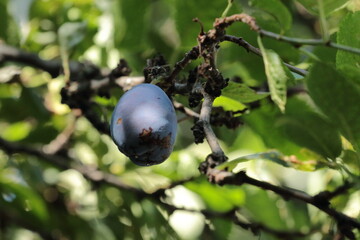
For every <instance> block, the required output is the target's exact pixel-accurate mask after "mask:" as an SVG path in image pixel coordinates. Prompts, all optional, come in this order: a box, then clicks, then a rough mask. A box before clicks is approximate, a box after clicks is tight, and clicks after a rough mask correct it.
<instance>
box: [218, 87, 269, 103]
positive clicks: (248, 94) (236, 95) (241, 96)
mask: <svg viewBox="0 0 360 240" xmlns="http://www.w3.org/2000/svg"><path fill="white" fill-rule="evenodd" d="M222 95H223V96H226V97H229V98H231V99H233V100H236V101H239V102H241V103H251V102H255V101H258V100H261V99H263V98H266V97H267V96H269V93H264V92H262V93H257V92H256V91H255V90H253V89H251V88H249V87H248V86H247V85H246V84H241V83H235V82H229V84H228V86H227V87H226V88H225V89H224V90H223V91H222Z"/></svg>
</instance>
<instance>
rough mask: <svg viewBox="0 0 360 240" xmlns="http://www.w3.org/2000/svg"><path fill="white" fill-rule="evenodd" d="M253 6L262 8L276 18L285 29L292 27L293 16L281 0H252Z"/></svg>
mask: <svg viewBox="0 0 360 240" xmlns="http://www.w3.org/2000/svg"><path fill="white" fill-rule="evenodd" d="M249 2H250V4H251V6H254V7H256V8H260V9H261V10H263V11H264V12H266V13H268V14H269V15H270V16H271V17H273V18H274V19H276V21H277V22H278V24H279V25H280V26H281V28H282V29H283V30H288V29H290V28H291V24H292V17H291V14H290V12H289V10H288V9H287V8H286V7H285V6H284V4H283V3H282V2H281V1H279V0H266V1H264V0H250V1H249Z"/></svg>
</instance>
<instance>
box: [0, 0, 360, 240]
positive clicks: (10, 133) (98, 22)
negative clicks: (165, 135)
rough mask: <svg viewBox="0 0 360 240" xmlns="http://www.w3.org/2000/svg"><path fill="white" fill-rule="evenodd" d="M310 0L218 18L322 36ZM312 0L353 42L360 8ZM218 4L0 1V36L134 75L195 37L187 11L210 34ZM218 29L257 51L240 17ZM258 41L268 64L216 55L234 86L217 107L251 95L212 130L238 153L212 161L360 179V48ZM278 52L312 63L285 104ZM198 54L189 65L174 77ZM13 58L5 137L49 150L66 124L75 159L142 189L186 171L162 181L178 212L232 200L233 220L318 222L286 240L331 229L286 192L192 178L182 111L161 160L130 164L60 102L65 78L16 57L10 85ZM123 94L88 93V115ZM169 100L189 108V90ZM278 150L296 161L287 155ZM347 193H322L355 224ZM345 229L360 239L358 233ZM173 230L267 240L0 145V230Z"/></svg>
mask: <svg viewBox="0 0 360 240" xmlns="http://www.w3.org/2000/svg"><path fill="white" fill-rule="evenodd" d="M318 2H319V1H305V0H304V1H302V0H298V1H280V0H271V1H268V0H250V1H245V0H235V1H234V3H233V6H232V8H231V10H230V12H229V13H228V14H234V13H241V12H245V13H248V14H249V15H251V16H254V17H255V18H256V20H257V23H258V24H259V25H260V27H261V28H263V29H265V30H268V31H273V32H276V33H280V34H284V35H286V36H290V37H301V38H320V37H321V36H320V34H321V30H320V27H319V26H320V23H319V19H318V14H319V5H318V4H317V3H318ZM322 2H323V5H324V11H325V14H326V17H327V18H326V21H327V23H328V27H329V29H328V30H329V32H330V33H331V34H332V38H331V39H334V40H336V41H337V42H338V43H340V44H344V45H349V46H352V47H357V48H359V47H360V45H359V44H360V30H359V26H360V25H359V24H358V23H359V22H360V14H359V12H356V11H359V10H360V6H359V4H358V3H357V2H356V0H353V1H344V0H322ZM227 4H228V1H227V0H217V1H206V0H197V1H193V0H152V1H150V0H80V1H70V0H5V1H1V2H0V44H1V43H5V44H7V45H11V46H15V47H18V48H21V49H24V50H26V51H29V52H34V53H37V54H39V56H40V57H42V58H44V59H47V60H51V59H63V60H64V59H65V62H66V59H70V60H74V61H85V60H88V61H91V62H93V63H94V64H97V65H98V66H99V67H101V68H109V69H111V68H114V67H115V66H116V64H117V63H118V60H119V58H124V59H126V61H127V62H128V63H129V65H130V66H131V68H132V70H133V72H132V75H133V76H136V75H141V74H142V71H143V68H144V67H145V65H146V60H147V59H149V58H151V57H152V56H154V55H155V54H158V53H160V54H162V55H163V56H164V57H165V59H167V61H168V62H169V64H174V63H176V62H177V61H179V60H180V59H181V58H182V57H183V54H184V53H185V52H187V51H189V50H190V49H191V48H192V47H193V46H197V44H198V43H197V35H198V34H199V32H200V25H199V24H198V23H195V22H193V21H192V19H194V18H198V19H199V20H200V21H201V23H202V24H203V26H204V30H205V31H207V30H208V29H210V28H211V27H212V23H213V22H214V20H215V18H217V17H220V16H221V14H222V13H223V11H224V10H225V8H226V6H227ZM227 33H228V34H232V35H235V36H238V37H242V38H244V39H245V40H246V41H248V42H249V43H250V44H252V45H253V46H256V47H258V43H257V34H256V33H255V32H253V31H251V30H250V29H249V28H248V26H246V25H244V24H241V23H236V24H234V25H233V26H231V27H230V28H229V29H228V31H227ZM261 41H262V43H263V46H261V48H262V49H263V51H264V52H265V53H266V54H265V59H267V61H265V66H264V63H263V60H262V59H261V58H260V57H258V56H256V55H255V54H253V53H251V52H248V51H246V50H245V49H243V48H241V47H239V46H237V45H235V44H232V43H229V42H224V43H221V44H220V48H219V50H218V56H217V64H218V67H219V70H220V71H221V72H222V73H223V75H224V77H226V78H231V79H233V78H235V77H236V78H237V79H241V83H236V82H235V81H234V82H230V84H229V86H228V87H227V88H225V89H224V90H223V96H222V97H220V98H218V99H217V100H216V102H215V104H214V105H215V106H221V107H223V108H224V109H225V110H232V111H238V110H243V109H244V108H245V107H246V106H247V104H249V103H253V102H255V101H258V103H259V106H258V107H257V108H256V109H255V110H251V111H249V112H247V113H245V114H243V116H242V118H243V121H244V126H241V127H239V128H237V129H230V130H229V129H226V128H225V127H216V128H215V132H216V133H217V136H218V137H219V140H220V141H221V144H222V147H223V149H224V150H225V153H226V155H227V156H228V157H229V158H230V159H235V161H234V162H232V163H230V164H228V163H227V164H228V165H226V166H222V167H223V168H225V167H228V168H231V169H232V170H233V171H240V170H246V171H247V173H248V174H249V175H251V176H254V177H256V178H259V179H263V180H266V181H269V182H271V183H274V184H279V185H284V186H287V187H290V188H295V189H298V190H300V191H306V192H309V193H310V194H316V193H318V192H320V191H323V190H333V189H335V188H336V186H339V185H340V184H341V183H342V180H343V179H349V180H350V181H358V184H359V180H358V179H359V174H360V154H359V151H360V149H359V144H360V125H359V123H360V122H359V119H358V118H359V116H360V112H359V111H360V110H359V107H358V104H359V102H360V99H359V98H360V81H359V79H360V70H359V68H360V62H359V59H360V57H359V55H354V54H352V53H348V52H343V51H336V50H335V49H330V48H326V47H323V46H317V47H314V46H300V47H299V48H296V47H294V46H292V45H290V44H289V43H286V42H280V41H277V40H274V39H267V38H263V39H261ZM280 59H282V60H283V61H285V62H288V63H291V64H292V65H295V66H298V67H301V68H310V73H309V75H308V76H307V77H306V78H302V77H300V76H298V75H296V74H294V76H295V78H296V81H295V80H292V83H291V84H293V83H295V82H296V84H298V85H301V86H306V88H307V89H308V91H309V94H307V93H301V94H298V95H296V96H288V99H286V92H285V90H286V89H287V87H289V86H290V85H291V84H289V83H288V82H286V79H285V78H287V77H288V78H289V79H292V78H293V76H292V75H290V76H289V75H288V74H290V73H289V72H288V71H287V69H285V68H284V67H283V64H282V63H281V62H280ZM198 63H199V61H195V62H194V63H192V64H190V66H189V67H187V68H186V69H185V70H184V71H182V73H181V77H185V76H186V75H187V73H188V72H187V71H188V70H190V69H191V68H192V67H194V66H195V65H196V64H198ZM12 65H14V63H8V62H6V63H3V62H1V56H0V67H1V69H0V70H2V73H3V72H5V73H7V74H5V77H4V76H3V74H0V129H1V131H0V136H1V137H2V138H4V139H5V140H7V141H10V142H15V143H19V144H24V145H26V146H30V147H33V148H41V149H42V150H44V151H45V152H51V151H53V148H52V147H53V145H54V142H56V141H58V140H59V138H61V137H63V136H64V135H66V134H67V133H69V132H70V133H71V134H72V135H71V137H70V138H69V139H68V141H67V142H66V143H64V145H65V148H66V149H68V150H69V153H70V156H72V157H73V158H75V159H76V160H77V161H78V162H77V163H76V164H82V165H85V166H89V167H97V168H99V169H101V170H102V171H104V172H109V173H111V174H114V175H116V176H118V178H119V179H120V180H122V181H123V182H124V183H127V184H129V185H131V186H133V187H137V188H139V189H142V190H144V191H145V192H149V193H151V192H153V191H155V190H157V189H159V188H165V187H167V186H168V185H169V184H170V183H171V182H173V181H176V180H182V179H186V178H190V177H194V178H195V180H193V181H189V182H187V183H185V184H183V185H180V186H177V187H175V188H172V189H168V190H166V194H167V196H168V197H167V198H166V202H168V203H169V204H172V205H174V206H175V207H178V208H183V207H184V208H189V209H194V210H206V211H213V212H220V213H224V212H226V211H229V210H232V209H234V208H240V210H239V215H241V217H242V218H244V219H247V220H248V221H250V222H251V221H255V222H259V223H261V224H262V225H265V226H267V227H269V228H273V229H275V230H280V231H289V232H291V231H300V232H303V233H306V232H309V231H311V230H312V229H316V231H315V234H311V235H309V236H306V237H304V238H293V239H311V240H316V239H330V238H331V232H332V230H333V228H334V224H333V221H332V220H331V219H329V217H328V216H326V215H325V214H323V213H321V212H319V211H318V210H316V209H314V208H312V207H309V206H306V204H304V203H300V202H297V201H285V200H284V199H282V198H281V197H280V196H277V195H275V194H273V193H269V192H265V191H263V190H261V189H258V188H255V187H252V186H242V187H231V186H225V187H220V186H215V185H212V184H210V183H209V182H208V181H207V180H206V179H205V178H204V177H202V176H199V172H198V170H197V168H198V165H199V163H200V162H201V161H203V160H204V159H205V157H206V156H207V155H208V154H209V153H210V149H209V147H208V146H207V144H199V145H195V144H194V143H193V141H194V140H193V137H192V133H191V131H190V128H191V127H192V125H193V121H192V120H186V121H181V122H180V123H179V134H178V139H177V143H176V146H175V150H174V152H173V153H172V155H171V157H170V158H169V159H168V160H167V161H166V162H164V163H163V164H161V165H158V166H153V167H147V168H142V167H138V166H135V165H133V164H132V163H131V162H130V161H129V160H128V159H127V158H126V157H125V156H124V155H122V154H121V153H120V152H119V151H118V150H117V147H116V146H115V145H114V143H113V142H112V140H111V139H110V137H109V136H107V135H104V134H100V133H99V132H98V131H97V130H96V129H95V128H94V127H93V126H92V125H91V124H90V123H89V121H88V120H87V119H85V118H84V117H77V116H76V114H74V112H73V111H71V110H70V109H69V107H68V106H66V105H64V104H61V97H60V91H61V88H62V87H63V86H64V85H65V79H64V76H62V75H61V76H59V77H57V78H51V76H50V75H49V74H47V73H44V72H42V71H40V70H38V69H35V68H31V67H25V66H21V65H19V66H18V69H19V71H20V73H19V77H20V79H21V80H20V81H18V82H16V83H10V82H7V81H6V80H5V79H6V77H8V76H7V75H9V73H10V70H9V69H10V68H11V66H12ZM271 68H273V69H271ZM266 69H268V70H267V71H266ZM269 69H271V71H270V70H269ZM279 70H281V71H282V72H279ZM274 74H275V75H274ZM279 75H281V76H280V78H282V80H283V81H279V79H278V77H279ZM10 77H11V76H10ZM266 82H267V83H268V84H269V85H270V91H271V88H275V92H271V95H272V96H273V97H274V96H275V98H276V97H279V96H280V99H279V100H278V105H279V104H280V105H279V106H280V107H281V108H282V110H284V113H282V112H281V111H280V110H279V107H278V106H276V105H275V104H274V103H272V102H271V101H269V100H268V98H267V97H268V96H269V95H270V92H269V89H268V88H267V87H266V86H265V85H266V84H265V83H266ZM264 86H265V87H264ZM250 87H252V88H254V89H256V90H257V91H255V90H253V89H252V88H250ZM276 89H277V90H279V89H280V91H277V90H276ZM121 94H122V91H120V90H119V89H113V90H112V91H111V96H110V98H109V99H108V98H105V97H103V96H96V97H94V101H95V102H97V103H98V104H99V106H100V108H101V109H97V111H98V112H99V114H101V117H102V118H103V119H105V120H106V121H109V117H110V115H111V111H112V108H113V107H114V106H115V104H116V102H117V100H118V98H119V97H120V95H121ZM274 94H275V95H274ZM276 94H278V95H276ZM175 98H176V99H177V100H178V101H179V102H182V103H184V104H185V106H187V107H188V104H187V100H186V98H184V97H183V96H175ZM273 99H274V98H273ZM274 101H275V102H276V99H274ZM195 110H196V109H195ZM182 117H184V116H183V115H182V114H181V113H179V118H182ZM274 150H276V151H275V153H276V154H275V155H274V152H272V151H274ZM289 158H291V159H293V160H294V159H295V160H296V163H294V162H293V164H289V162H286V161H287V160H288V159H289ZM303 170H306V171H303ZM355 186H356V185H355ZM357 188H358V185H357ZM356 190H358V189H355V188H354V189H351V190H350V191H349V193H348V194H346V195H343V196H341V197H337V198H335V199H333V201H332V204H333V206H334V208H336V209H338V210H339V211H342V212H344V213H346V214H348V215H350V216H352V217H354V218H357V219H359V217H360V206H359V202H360V195H359V191H356ZM318 226H321V227H318ZM356 234H357V237H360V234H359V232H358V231H357V232H356ZM179 238H180V239H181V238H182V239H263V240H266V239H269V240H271V239H277V237H276V236H274V235H272V234H269V233H266V232H262V233H261V235H260V236H255V235H253V234H252V233H251V232H249V231H247V230H245V229H243V228H241V227H239V226H238V225H236V224H235V223H233V222H232V221H231V219H228V218H223V217H210V218H206V217H205V216H204V215H203V214H201V213H199V212H186V211H182V210H176V211H174V212H170V213H169V212H168V211H167V210H166V209H164V207H163V206H161V205H159V204H157V203H156V202H154V201H152V200H151V199H146V198H145V199H141V198H138V197H137V196H136V195H135V194H133V193H132V192H131V191H125V190H121V189H117V188H115V187H111V186H107V185H105V184H93V183H91V182H90V181H89V180H87V179H85V178H84V176H83V175H82V174H81V173H79V172H78V171H76V170H71V169H69V170H65V171H64V170H60V169H57V168H56V167H54V166H52V165H51V164H49V163H46V162H44V161H41V159H39V158H38V157H36V156H31V155H26V154H12V155H7V154H6V153H5V152H3V151H1V150H0V239H15V240H16V239H179Z"/></svg>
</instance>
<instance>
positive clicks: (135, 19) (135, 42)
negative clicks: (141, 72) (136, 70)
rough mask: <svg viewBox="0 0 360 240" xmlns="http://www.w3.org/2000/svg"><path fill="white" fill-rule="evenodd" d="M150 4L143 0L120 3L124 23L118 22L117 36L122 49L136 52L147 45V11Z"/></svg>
mask: <svg viewBox="0 0 360 240" xmlns="http://www.w3.org/2000/svg"><path fill="white" fill-rule="evenodd" d="M150 2H151V1H143V0H131V1H120V9H121V17H122V18H123V19H122V20H123V21H120V22H118V24H117V28H118V30H115V34H117V35H118V36H119V37H120V39H121V41H120V44H121V46H122V47H124V48H126V49H128V50H129V49H131V50H135V49H139V48H141V47H142V46H143V45H144V43H146V34H147V31H148V21H149V19H148V14H147V11H148V10H149V6H150ZM120 35H121V36H120Z"/></svg>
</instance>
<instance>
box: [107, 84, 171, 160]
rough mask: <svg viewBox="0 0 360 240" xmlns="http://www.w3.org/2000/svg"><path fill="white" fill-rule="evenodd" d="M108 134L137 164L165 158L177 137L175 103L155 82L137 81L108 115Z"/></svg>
mask: <svg viewBox="0 0 360 240" xmlns="http://www.w3.org/2000/svg"><path fill="white" fill-rule="evenodd" d="M110 128H111V136H112V138H113V140H114V142H115V143H116V145H117V146H118V148H119V150H120V151H121V152H122V153H123V154H125V155H126V156H128V157H129V158H130V159H131V161H133V162H134V163H135V164H137V165H140V166H150V165H154V164H159V163H162V162H163V161H165V160H166V159H167V158H168V157H169V156H170V154H171V152H172V150H173V147H174V143H175V137H176V131H177V120H176V114H175V110H174V107H173V105H172V103H171V101H170V99H169V97H168V96H167V95H166V94H165V92H164V91H163V90H162V89H161V88H159V87H158V86H156V85H152V84H147V83H144V84H140V85H137V86H135V87H133V88H132V89H131V90H129V91H127V92H126V93H125V94H124V95H123V96H122V97H121V98H120V100H119V102H118V104H117V105H116V107H115V110H114V112H113V115H112V118H111V126H110Z"/></svg>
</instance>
